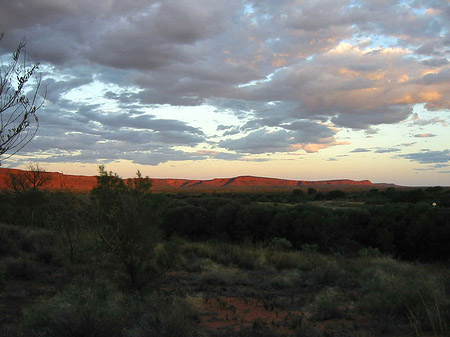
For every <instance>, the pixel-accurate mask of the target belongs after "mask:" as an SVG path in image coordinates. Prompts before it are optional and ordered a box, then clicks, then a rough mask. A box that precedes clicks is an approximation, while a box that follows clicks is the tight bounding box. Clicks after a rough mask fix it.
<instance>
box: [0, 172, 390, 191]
mask: <svg viewBox="0 0 450 337" xmlns="http://www.w3.org/2000/svg"><path fill="white" fill-rule="evenodd" d="M27 172H29V171H23V170H17V169H8V168H0V189H8V188H9V184H8V181H9V177H10V175H11V174H14V175H19V176H20V175H24V174H26V173H27ZM45 174H46V175H47V176H49V177H50V179H49V180H48V182H46V183H45V184H44V185H43V186H42V188H43V189H47V190H67V191H76V192H89V191H90V190H92V189H93V188H94V187H95V186H96V184H97V178H96V176H81V175H68V174H62V173H58V172H46V173H45ZM150 179H151V180H152V182H153V185H152V189H153V190H154V191H158V192H163V191H166V192H189V191H191V192H201V191H206V192H208V191H211V192H220V191H224V192H225V191H248V192H251V191H279V190H293V189H296V188H309V187H313V188H315V189H317V190H333V189H341V190H358V189H372V188H387V187H389V186H395V185H393V184H374V183H372V182H371V181H369V180H360V181H356V180H350V179H338V180H323V181H306V180H287V179H277V178H264V177H254V176H239V177H234V178H216V179H210V180H190V179H160V178H155V179H153V178H150Z"/></svg>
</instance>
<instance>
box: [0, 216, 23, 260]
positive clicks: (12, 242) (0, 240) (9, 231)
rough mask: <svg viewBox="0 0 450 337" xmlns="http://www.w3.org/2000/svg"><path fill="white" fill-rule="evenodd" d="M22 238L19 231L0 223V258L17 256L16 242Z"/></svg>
mask: <svg viewBox="0 0 450 337" xmlns="http://www.w3.org/2000/svg"><path fill="white" fill-rule="evenodd" d="M22 238H23V233H22V231H21V229H19V228H17V227H15V226H10V225H5V224H2V223H0V256H17V255H19V247H18V245H17V243H18V242H20V240H21V239H22Z"/></svg>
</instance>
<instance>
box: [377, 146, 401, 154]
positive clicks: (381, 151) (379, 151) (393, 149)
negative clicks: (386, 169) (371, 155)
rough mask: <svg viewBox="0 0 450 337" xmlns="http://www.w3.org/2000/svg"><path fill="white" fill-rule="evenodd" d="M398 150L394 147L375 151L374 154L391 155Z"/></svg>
mask: <svg viewBox="0 0 450 337" xmlns="http://www.w3.org/2000/svg"><path fill="white" fill-rule="evenodd" d="M399 151H400V149H397V148H395V147H390V148H385V149H378V150H376V151H375V153H392V152H399Z"/></svg>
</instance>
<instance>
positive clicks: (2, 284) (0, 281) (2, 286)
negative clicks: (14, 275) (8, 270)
mask: <svg viewBox="0 0 450 337" xmlns="http://www.w3.org/2000/svg"><path fill="white" fill-rule="evenodd" d="M4 289H5V281H4V280H3V270H1V269H0V293H1V292H2V291H3V290H4Z"/></svg>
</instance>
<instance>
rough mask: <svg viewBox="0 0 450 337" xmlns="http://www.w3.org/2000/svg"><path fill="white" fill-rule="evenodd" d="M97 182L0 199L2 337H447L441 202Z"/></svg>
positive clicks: (446, 233)
mask: <svg viewBox="0 0 450 337" xmlns="http://www.w3.org/2000/svg"><path fill="white" fill-rule="evenodd" d="M98 182H99V185H98V187H97V188H96V189H95V190H94V191H93V192H92V193H90V194H72V193H63V192H44V191H41V190H40V189H39V188H35V189H22V190H18V189H16V190H14V191H3V192H2V193H1V194H0V336H2V337H6V336H8V337H9V336H69V337H70V336H98V337H102V336H111V337H113V336H133V337H134V336H136V337H137V336H173V337H176V336H180V337H181V336H284V335H290V336H449V335H450V331H449V329H450V323H449V322H450V269H449V258H450V245H449V244H448V242H449V239H450V193H449V192H450V191H449V190H447V189H443V188H437V187H436V188H428V189H410V190H396V189H392V188H391V189H387V190H380V191H378V190H371V191H359V192H344V191H330V192H326V193H324V192H320V191H316V190H314V189H311V188H310V189H305V190H300V189H299V190H294V191H293V192H292V193H287V192H283V193H260V194H258V193H255V194H250V193H247V194H245V193H240V194H239V193H237V194H180V193H178V194H166V195H163V194H154V193H150V192H151V189H150V187H151V186H150V184H149V183H148V180H146V179H145V178H143V177H141V176H139V179H136V180H133V181H123V180H121V179H119V177H117V176H116V175H115V174H113V173H111V172H107V171H106V170H105V169H104V168H101V170H100V174H99V177H98ZM433 203H435V205H434V204H433Z"/></svg>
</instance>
